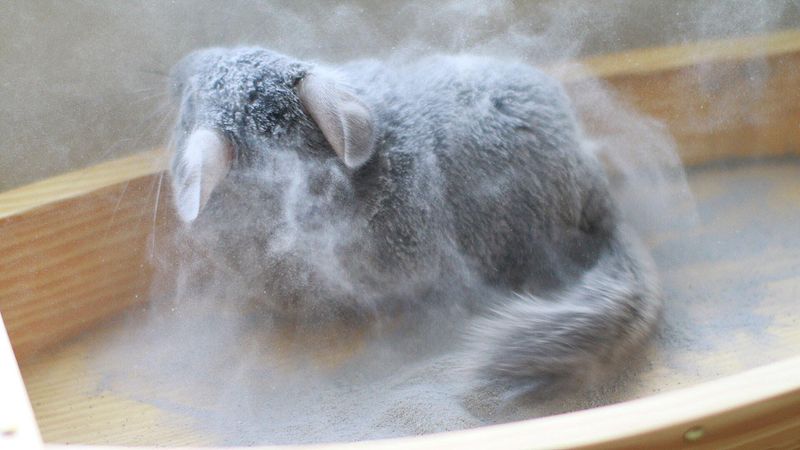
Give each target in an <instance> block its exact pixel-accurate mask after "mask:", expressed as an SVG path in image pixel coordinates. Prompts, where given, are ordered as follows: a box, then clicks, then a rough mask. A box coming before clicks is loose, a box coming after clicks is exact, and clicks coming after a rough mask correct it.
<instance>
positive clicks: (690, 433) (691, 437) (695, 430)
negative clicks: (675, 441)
mask: <svg viewBox="0 0 800 450" xmlns="http://www.w3.org/2000/svg"><path fill="white" fill-rule="evenodd" d="M705 434H706V430H704V429H703V427H701V426H696V427H692V428H689V429H688V430H686V432H685V433H683V439H685V440H686V441H687V442H696V441H698V440H700V438H702V437H703V435H705Z"/></svg>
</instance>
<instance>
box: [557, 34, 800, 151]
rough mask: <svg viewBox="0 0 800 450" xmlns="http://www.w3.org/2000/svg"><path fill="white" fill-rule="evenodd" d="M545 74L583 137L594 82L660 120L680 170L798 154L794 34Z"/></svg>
mask: <svg viewBox="0 0 800 450" xmlns="http://www.w3.org/2000/svg"><path fill="white" fill-rule="evenodd" d="M578 66H580V67H576V65H575V64H572V65H570V64H565V65H561V66H556V67H552V68H550V69H549V71H550V72H551V73H552V74H554V75H555V76H556V77H558V78H561V79H562V80H564V81H565V82H566V86H567V90H568V91H569V92H570V96H571V97H572V99H573V101H574V102H575V105H576V108H577V109H578V111H579V113H580V115H581V116H582V119H583V121H584V124H585V126H586V128H587V129H588V130H589V132H590V133H591V132H597V131H600V132H602V131H603V129H604V127H607V126H608V123H607V122H608V119H609V117H611V116H613V114H614V111H609V110H602V109H598V107H597V105H596V103H595V102H596V96H595V95H592V93H593V92H594V91H596V89H597V79H600V80H602V82H603V84H604V86H607V87H610V88H612V90H613V92H614V93H615V95H616V96H618V97H619V98H621V99H623V100H625V101H626V102H628V103H630V104H631V105H633V107H634V108H635V109H636V110H637V111H639V112H641V113H644V114H646V115H648V116H650V117H653V118H655V119H657V120H659V121H661V122H662V123H663V124H664V125H665V126H666V129H667V130H668V131H669V133H670V134H671V135H672V137H673V138H674V139H675V143H676V144H677V152H678V155H679V156H680V158H681V160H682V161H683V162H684V164H687V165H693V164H698V163H705V162H709V161H713V160H718V159H722V158H727V157H732V156H774V155H784V154H791V153H794V154H796V153H798V152H800V88H798V87H800V31H796V30H793V31H786V32H783V33H777V34H774V35H769V36H758V37H747V38H739V39H731V40H724V41H715V42H707V43H697V44H693V45H685V46H677V47H666V48H657V49H646V50H638V51H633V52H628V53H623V54H617V55H607V56H600V57H595V58H590V59H588V60H586V61H583V62H581V63H580V64H579V65H578Z"/></svg>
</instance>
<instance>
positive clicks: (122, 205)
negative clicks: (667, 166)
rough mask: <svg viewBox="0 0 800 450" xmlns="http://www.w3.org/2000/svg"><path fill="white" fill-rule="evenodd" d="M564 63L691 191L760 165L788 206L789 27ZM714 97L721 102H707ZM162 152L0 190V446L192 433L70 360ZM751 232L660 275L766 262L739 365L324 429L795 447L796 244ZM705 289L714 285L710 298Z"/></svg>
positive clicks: (798, 132)
mask: <svg viewBox="0 0 800 450" xmlns="http://www.w3.org/2000/svg"><path fill="white" fill-rule="evenodd" d="M581 63H582V67H583V69H584V70H582V71H575V70H574V66H573V65H571V64H564V65H559V66H557V67H555V66H554V67H551V68H549V70H550V71H551V72H552V73H553V74H555V75H556V76H557V77H560V78H561V79H562V80H563V81H564V82H565V83H566V85H567V87H568V90H569V91H570V92H571V93H572V94H573V96H574V97H578V99H579V98H580V95H581V89H582V86H583V85H584V84H585V83H588V82H590V81H591V82H596V80H597V79H599V80H600V81H602V82H603V83H606V84H607V85H608V86H610V87H611V88H613V92H616V95H619V96H620V97H622V98H624V99H626V100H627V101H629V102H630V103H632V104H633V105H634V106H635V107H636V108H637V109H638V110H639V111H642V112H644V113H646V114H648V115H650V116H652V117H654V118H657V119H659V120H660V121H662V122H663V123H664V124H666V127H667V129H668V131H669V132H670V134H671V135H672V136H673V137H674V139H675V141H676V142H677V148H678V151H679V155H680V157H681V159H682V160H683V162H684V164H686V165H687V166H688V167H689V168H690V171H691V170H694V169H692V168H693V167H696V168H699V169H697V170H698V171H700V172H701V173H706V174H707V173H708V172H702V171H704V170H705V171H708V170H710V171H712V172H713V174H712V175H701V176H698V181H697V183H696V184H694V185H692V187H693V188H694V189H696V190H697V191H696V192H695V195H697V196H699V197H701V200H702V197H703V196H706V197H709V196H713V195H715V192H717V191H720V190H723V189H729V188H730V187H731V186H735V185H736V184H737V183H739V182H751V183H752V181H753V180H754V179H755V180H759V179H770V180H772V181H771V182H770V187H769V189H768V191H769V192H767V193H766V194H765V197H764V200H763V203H764V207H765V208H772V210H774V211H776V212H775V214H776V217H778V216H780V217H784V219H785V220H790V221H791V220H792V218H793V217H797V215H794V216H792V214H794V212H795V211H800V164H798V162H797V160H795V159H794V157H793V156H791V155H800V31H794V30H790V31H784V32H779V33H775V34H770V35H765V36H754V37H744V38H736V39H729V40H723V41H713V42H700V43H694V44H690V45H683V46H675V47H665V48H654V49H643V50H637V51H631V52H626V53H622V54H611V55H603V56H598V57H593V58H590V59H587V60H584V61H581ZM698 73H700V74H702V76H689V75H691V74H695V75H696V74H698ZM756 82H757V84H758V88H757V89H756V88H755V87H754V84H753V83H756ZM720 102H726V104H727V105H729V106H730V107H729V108H726V109H725V111H721V110H720V109H718V108H715V105H718V104H719V103H720ZM576 103H577V104H578V108H579V109H580V108H581V105H580V103H581V102H580V100H578V101H577V102H576ZM723 114H724V117H722V116H721V115H723ZM587 120H588V123H587V126H588V127H589V128H591V127H592V123H591V118H588V119H587ZM698 124H702V125H703V126H699V125H698ZM754 158H761V159H760V161H761V162H759V163H756V162H754V161H755V159H754ZM164 160H165V158H164V155H163V152H161V151H148V152H143V153H139V154H135V155H133V156H130V157H127V158H123V159H120V160H116V161H110V162H107V163H103V164H100V165H97V166H94V167H90V168H87V169H83V170H79V171H76V172H72V173H68V174H65V175H61V176H57V177H53V178H50V179H46V180H43V181H40V182H37V183H34V184H31V185H29V186H25V187H22V188H19V189H14V190H11V191H8V192H5V193H2V194H0V313H2V321H3V323H4V327H2V328H0V448H26V449H27V448H30V449H35V448H42V447H46V448H50V449H56V448H61V447H62V446H63V445H64V443H71V444H101V445H100V446H98V447H92V446H89V447H86V448H100V447H102V445H104V444H108V445H133V444H143V443H144V444H148V445H167V446H182V445H202V444H203V443H204V441H203V440H202V439H200V438H196V436H193V435H192V433H191V430H188V429H183V430H169V429H164V427H160V426H159V425H158V417H159V412H158V410H157V408H155V407H154V406H151V405H143V404H141V403H136V402H133V401H131V400H129V399H125V398H118V397H114V396H113V395H89V394H86V391H85V390H81V388H80V386H81V385H82V383H87V382H88V381H87V380H88V379H90V378H91V374H87V373H85V370H86V369H85V367H83V366H82V365H81V360H82V355H84V354H85V352H88V351H92V350H91V349H92V348H93V346H96V345H97V342H96V339H94V340H93V338H92V337H91V336H92V333H94V332H95V330H97V329H101V328H103V327H109V326H110V327H113V326H114V322H113V320H111V319H113V318H114V317H116V316H118V315H119V314H121V313H123V312H124V311H126V310H129V309H131V308H135V307H136V306H137V305H141V304H142V302H144V301H146V299H147V298H148V294H149V291H148V289H149V286H150V280H151V276H152V272H153V269H152V267H151V258H152V252H153V246H154V243H155V240H156V237H155V234H158V233H159V232H161V233H165V232H166V230H168V229H169V227H171V226H172V225H171V223H172V222H171V212H170V204H169V203H168V202H166V201H165V200H164V199H165V197H166V195H165V192H164V191H166V189H165V187H164V186H162V177H161V174H162V171H163V168H164ZM764 161H766V163H764ZM754 164H755V165H754ZM758 164H761V165H758ZM720 180H721V181H720ZM748 180H749V181H748ZM759 201H760V200H759ZM734 203H735V202H734ZM698 204H699V205H700V207H701V208H702V206H703V202H702V201H699V202H698ZM737 208H738V209H737ZM741 208H743V206H742V205H737V204H730V202H729V204H724V205H722V206H720V205H717V209H716V210H715V211H716V212H717V213H721V214H723V215H724V214H727V213H728V212H730V216H729V217H727V216H726V217H724V218H722V219H720V220H723V221H732V220H738V219H737V217H740V216H742V215H745V216H746V215H747V214H748V211H741ZM143 211H144V212H146V214H145V216H143ZM759 211H760V210H759ZM701 212H702V210H701ZM753 214H760V212H757V211H755V210H754V211H753ZM787 214H788V216H787ZM770 217H771V216H770ZM786 217H788V219H786ZM795 225H796V227H795V228H794V231H793V233H794V234H796V235H800V222H797V223H796V224H795ZM788 229H789V230H790V233H792V231H791V226H789V228H788ZM747 231H748V229H747V227H743V228H742V233H747ZM745 237H746V236H745ZM665 239H673V240H680V239H681V236H670V237H667V238H665ZM765 239H767V240H766V241H765V242H768V245H766V247H765V249H764V250H763V251H762V252H760V253H757V254H755V255H749V256H748V257H747V258H745V259H744V260H741V261H739V260H736V259H735V258H734V259H732V260H730V261H722V262H720V260H719V259H718V260H716V262H714V263H713V264H712V263H706V264H702V263H697V264H694V265H691V264H689V265H683V266H680V267H672V268H669V270H668V271H667V274H666V277H667V278H668V280H667V281H668V282H670V280H672V281H671V282H676V281H675V280H678V281H677V282H680V280H689V281H687V283H691V281H690V280H691V279H692V276H693V275H697V274H701V275H703V276H711V277H713V276H714V274H715V273H728V274H730V273H731V272H725V271H731V270H738V271H739V272H736V273H740V272H741V273H744V274H745V276H747V274H748V273H752V276H754V277H755V276H757V275H758V276H761V277H763V276H765V274H768V275H769V276H770V277H771V278H770V279H769V283H768V287H769V289H767V290H766V291H763V292H762V294H763V296H764V297H763V298H764V299H765V300H764V301H765V302H766V303H764V302H762V303H758V305H761V306H763V305H765V304H768V305H769V308H768V310H767V311H766V312H764V311H761V313H765V314H770V315H772V316H775V317H779V318H781V319H782V322H781V325H780V326H777V325H776V327H777V328H775V327H773V328H771V329H770V330H765V331H764V333H771V335H770V339H772V341H770V343H765V344H761V345H762V347H759V346H758V345H756V344H752V347H747V346H748V345H751V344H748V343H744V344H743V343H741V342H731V344H730V345H731V346H732V347H733V346H742V345H744V346H745V347H746V348H748V349H750V350H753V349H755V350H754V351H756V352H759V353H763V354H764V356H763V358H761V359H759V364H758V365H759V367H755V368H748V367H746V366H747V365H746V364H741V365H740V366H744V368H746V369H747V370H744V371H741V373H734V372H737V371H738V370H737V367H738V366H737V365H736V364H735V363H732V362H731V360H730V359H726V358H728V357H727V356H724V355H722V356H719V358H716V359H714V358H711V359H710V360H708V356H709V354H708V353H706V354H705V355H704V357H706V359H707V360H706V361H704V362H703V363H702V364H705V367H706V368H709V367H710V368H714V367H719V369H720V370H719V373H721V374H724V375H725V376H723V377H720V378H718V379H713V380H710V381H705V382H702V383H699V384H695V385H692V386H690V387H685V388H679V389H674V388H676V387H679V386H678V385H679V384H680V383H676V382H675V380H670V379H669V377H670V375H669V373H666V372H663V373H664V378H662V379H659V378H658V377H657V376H655V375H652V374H651V377H650V379H649V381H648V382H649V383H651V385H653V384H654V385H656V386H660V385H663V390H664V391H665V392H662V393H657V394H654V395H646V396H643V397H642V398H637V399H632V400H628V401H624V402H621V403H617V404H614V405H610V406H604V407H598V408H593V409H588V410H583V411H578V412H573V413H568V414H562V415H557V416H551V417H545V418H541V419H534V420H527V421H522V422H516V423H509V424H504V425H496V426H490V427H482V428H476V429H470V430H464V431H455V432H448V433H441V434H432V435H425V436H419V437H409V438H402V439H396V440H385V441H374V442H362V443H353V444H335V445H332V447H336V448H361V447H364V446H367V447H376V448H453V447H458V448H506V449H513V448H520V449H522V448H677V447H681V446H687V447H689V446H691V447H698V448H715V449H716V448H727V447H742V448H800V319H798V316H799V315H800V252H793V251H792V247H791V245H789V244H786V243H785V242H784V241H783V237H781V236H771V235H770V236H766V237H765ZM770 239H771V240H770ZM743 267H744V268H745V269H748V270H749V271H748V270H744V271H743ZM792 268H794V269H792ZM742 271H743V272H742ZM756 272H757V273H756ZM688 289H691V286H689V287H688ZM719 292H721V294H720V295H719V298H715V299H713V301H716V302H725V301H726V299H725V294H724V292H725V291H724V290H722V291H719ZM707 313H708V314H711V315H713V314H715V312H714V310H713V308H712V309H711V310H710V311H707ZM722 320H724V317H723V318H722ZM773 325H774V324H773ZM6 333H7V335H6ZM745 340H746V339H745ZM12 347H13V353H12ZM14 355H16V359H15V356H14ZM793 355H797V356H793ZM698 364H701V363H698ZM20 372H21V374H22V376H21V375H20ZM653 373H656V374H657V373H659V372H658V371H655V372H653ZM23 379H24V381H25V383H24V384H23ZM26 388H27V392H26ZM659 390H662V389H661V388H658V387H657V388H655V389H650V391H649V392H655V391H659ZM29 399H30V401H29ZM31 403H33V405H34V407H33V408H32V407H31ZM34 412H35V415H34ZM37 419H38V422H37ZM42 438H44V440H43V439H42ZM43 441H44V443H43Z"/></svg>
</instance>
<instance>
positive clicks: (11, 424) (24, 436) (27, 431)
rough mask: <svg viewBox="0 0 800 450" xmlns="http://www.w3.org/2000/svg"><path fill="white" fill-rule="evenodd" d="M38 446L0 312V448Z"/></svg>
mask: <svg viewBox="0 0 800 450" xmlns="http://www.w3.org/2000/svg"><path fill="white" fill-rule="evenodd" d="M41 446H42V437H41V435H40V434H39V428H38V426H37V425H36V419H35V418H34V416H33V408H31V403H30V401H29V400H28V394H27V392H26V391H25V385H24V384H23V382H22V375H20V373H19V368H18V367H17V362H16V360H15V358H14V350H13V349H12V348H11V341H9V339H8V335H7V334H6V329H5V326H4V325H3V317H2V315H0V449H2V448H9V449H13V448H19V449H31V450H34V449H37V448H41Z"/></svg>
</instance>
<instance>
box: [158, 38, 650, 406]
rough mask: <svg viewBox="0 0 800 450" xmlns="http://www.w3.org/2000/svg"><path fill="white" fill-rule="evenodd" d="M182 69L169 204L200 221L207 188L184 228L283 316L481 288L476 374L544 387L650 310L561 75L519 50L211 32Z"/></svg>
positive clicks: (605, 351) (578, 376)
mask: <svg viewBox="0 0 800 450" xmlns="http://www.w3.org/2000/svg"><path fill="white" fill-rule="evenodd" d="M312 78H313V81H312ZM172 82H173V88H174V91H175V94H176V97H177V98H178V99H179V100H180V107H181V112H180V119H179V121H178V125H177V130H176V134H175V137H174V139H173V142H174V148H175V152H174V156H173V161H172V178H173V191H174V193H175V198H176V199H177V200H176V201H177V207H178V209H179V210H180V209H181V208H184V211H188V212H187V213H185V216H186V217H185V220H188V221H192V220H194V215H193V214H194V211H195V210H197V209H199V208H194V207H193V206H191V205H194V206H197V205H198V204H199V207H200V208H202V207H203V205H204V204H205V202H204V200H203V199H204V197H203V196H204V195H207V194H208V193H210V192H212V191H213V195H210V194H208V195H207V196H208V203H207V205H205V207H204V208H203V210H202V211H200V212H199V215H198V216H197V220H196V221H194V223H193V225H192V227H193V232H194V233H197V234H198V235H202V234H205V235H206V236H207V237H208V239H207V241H208V242H209V243H210V244H209V246H210V249H211V250H210V251H212V252H215V254H216V255H217V257H218V258H219V260H220V261H222V262H221V263H220V264H221V265H224V266H225V267H226V268H227V270H228V274H229V275H228V276H230V277H232V279H233V278H235V279H236V281H237V282H239V283H241V284H242V285H247V286H249V289H251V291H250V292H248V294H247V295H249V296H251V297H252V298H254V299H257V300H258V301H259V302H261V303H262V304H263V305H264V306H265V307H266V308H268V309H269V310H270V311H271V312H273V313H274V314H276V315H278V316H281V317H292V318H295V319H297V320H298V321H301V322H302V321H308V322H314V321H318V320H321V319H323V318H327V317H332V316H336V317H361V318H364V317H366V318H374V317H376V316H378V315H385V314H391V312H392V311H394V310H397V309H399V308H405V309H406V310H408V309H413V308H420V307H422V305H423V304H425V303H426V302H434V301H447V302H453V303H456V302H461V301H463V302H471V303H475V304H476V305H478V306H479V307H480V305H483V306H485V308H484V309H483V312H481V313H480V314H481V315H482V318H481V319H478V320H477V322H476V323H475V324H474V326H473V327H472V328H471V329H470V330H465V335H467V336H469V342H471V344H472V348H473V349H474V350H475V351H474V352H473V355H475V356H474V360H473V361H472V363H473V364H474V366H475V371H474V373H475V374H476V380H478V381H480V382H481V383H483V384H486V385H490V386H493V387H502V388H507V389H509V392H524V393H535V394H537V395H542V396H550V395H554V394H556V393H557V392H558V391H559V390H560V389H564V388H567V389H570V388H573V387H577V386H580V385H582V384H584V383H585V382H587V381H589V380H591V378H593V376H594V374H596V373H599V371H602V370H603V369H604V368H608V367H612V366H614V364H615V363H617V362H619V361H620V359H621V358H622V357H624V356H626V355H629V354H630V352H632V351H634V350H636V348H637V347H639V346H640V345H641V344H643V343H644V342H645V341H646V338H647V336H648V335H649V334H650V333H651V330H652V329H653V327H654V325H655V323H656V322H657V318H658V316H659V311H660V303H661V301H660V293H659V289H658V283H657V280H656V276H655V274H654V269H653V265H652V263H651V261H650V257H649V255H648V254H647V253H646V251H645V250H643V248H642V247H641V245H640V243H639V241H638V238H637V237H636V236H635V234H634V233H633V232H631V231H630V230H629V229H628V228H627V227H626V226H625V225H624V224H623V223H621V222H620V217H619V214H618V212H617V209H616V207H615V205H614V204H613V201H612V197H611V195H610V193H609V186H608V181H607V177H606V175H605V173H604V171H603V169H602V167H601V165H600V163H599V162H598V160H597V159H596V158H595V156H594V155H593V154H591V153H590V152H589V151H587V150H586V149H584V148H583V147H582V146H581V144H580V142H579V130H578V128H577V125H576V120H575V117H574V114H573V111H572V109H571V106H570V103H569V100H568V98H567V97H566V95H565V93H564V91H563V90H562V88H561V87H560V85H559V84H558V83H557V82H555V81H553V80H552V79H550V78H548V77H547V76H545V75H544V74H542V73H541V72H539V71H537V70H535V69H533V68H531V67H529V66H528V65H525V64H522V63H519V62H514V61H505V60H496V59H491V58H486V57H471V56H435V57H428V58H425V59H421V60H419V61H417V62H414V63H405V64H402V65H391V66H390V65H385V64H383V63H381V62H377V61H359V62H354V63H350V64H345V65H342V66H338V67H336V68H331V67H326V66H321V65H316V64H311V63H307V62H303V61H297V60H294V59H291V58H289V57H286V56H283V55H280V54H277V53H274V52H271V51H268V50H264V49H259V48H236V49H207V50H201V51H198V52H195V53H192V54H190V55H189V56H187V57H186V58H184V60H183V61H181V63H179V64H178V65H177V66H176V68H175V69H174V71H173V77H172ZM304 83H305V84H304ZM201 129H202V130H206V134H207V135H208V136H217V137H216V138H214V137H204V136H206V135H202V136H201V135H200V134H198V133H196V131H197V130H201ZM209 132H210V133H211V134H209ZM193 136H194V137H193ZM193 146H194V147H196V148H192V147H193ZM223 147H224V148H227V149H229V150H228V151H229V152H230V153H229V154H228V153H225V152H223V151H222V150H221V149H222V148H223ZM208 152H211V153H213V152H217V153H216V154H217V156H216V157H209V156H208V155H207V153H208ZM219 155H222V156H219ZM225 155H228V156H225ZM197 161H200V162H199V163H198V162H197ZM207 173H222V176H220V177H218V178H219V181H218V182H217V181H214V180H216V178H214V177H212V176H211V175H207ZM198 180H202V182H201V181H198ZM206 180H211V181H209V182H208V183H210V184H208V183H206ZM198 183H200V185H198ZM203 183H206V184H203ZM192 186H194V187H195V188H196V190H195V191H191V188H192ZM198 186H199V187H198ZM187 190H189V193H188V194H187ZM192 192H194V194H192ZM192 195H194V197H192ZM186 198H189V199H190V200H184V199H186ZM197 198H200V199H201V200H200V201H199V203H197V201H196V200H197ZM191 199H194V200H191ZM184 201H189V202H190V203H191V202H192V201H194V202H195V203H191V205H190V206H191V207H187V206H186V205H185V204H182V203H181V202H184ZM193 208H194V209H193ZM474 297H481V298H477V299H475V298H474Z"/></svg>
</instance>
